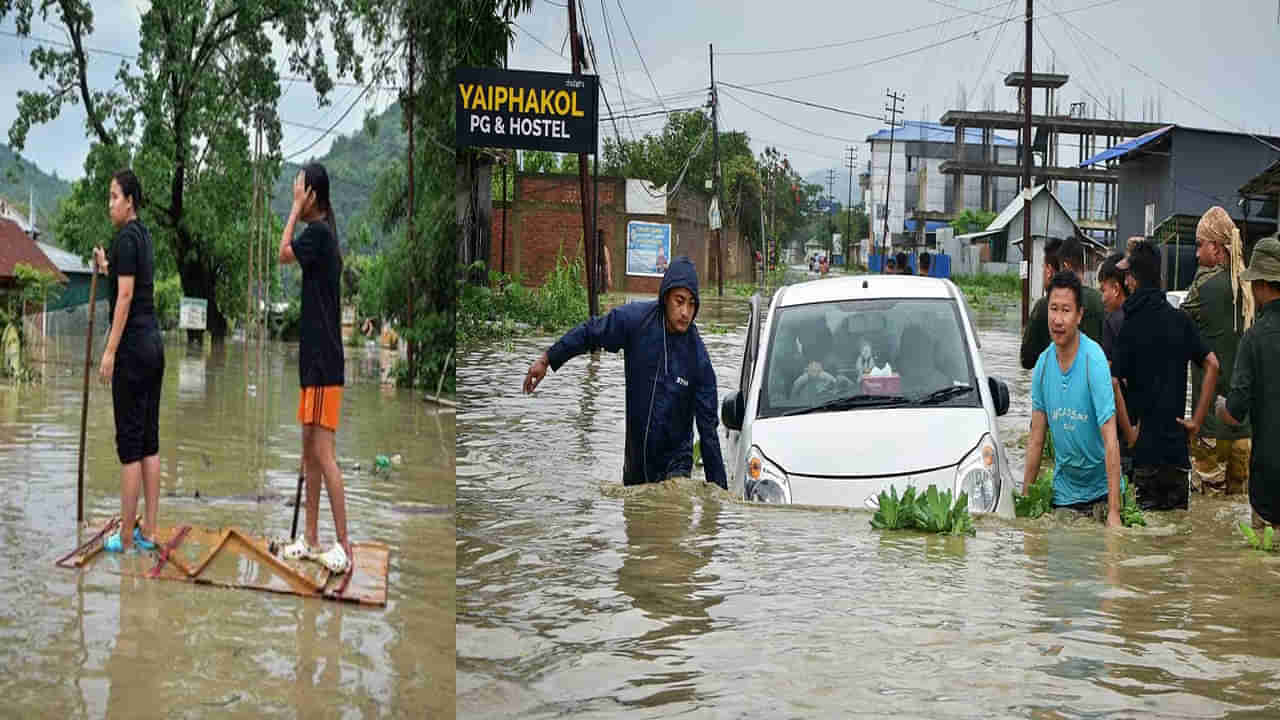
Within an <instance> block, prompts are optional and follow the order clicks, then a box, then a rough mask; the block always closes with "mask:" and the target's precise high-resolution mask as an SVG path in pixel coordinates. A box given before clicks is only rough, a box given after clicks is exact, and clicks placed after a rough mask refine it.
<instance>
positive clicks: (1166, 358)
mask: <svg viewBox="0 0 1280 720" xmlns="http://www.w3.org/2000/svg"><path fill="white" fill-rule="evenodd" d="M1116 267H1117V268H1119V269H1120V270H1123V271H1126V272H1127V273H1129V276H1130V278H1132V281H1133V286H1134V287H1135V289H1134V292H1133V294H1132V295H1130V296H1129V299H1128V300H1125V302H1124V314H1125V319H1124V326H1123V327H1122V328H1120V335H1119V336H1118V337H1117V338H1116V342H1115V346H1114V347H1113V348H1112V360H1111V374H1112V375H1113V376H1114V377H1116V378H1118V379H1119V380H1121V381H1122V382H1125V383H1126V386H1127V388H1128V392H1127V393H1126V397H1125V400H1126V405H1127V408H1128V412H1127V413H1125V412H1117V416H1118V417H1119V420H1120V426H1121V428H1120V429H1121V432H1122V433H1123V435H1124V437H1125V439H1126V440H1127V442H1128V443H1129V444H1130V445H1132V446H1133V449H1134V462H1133V475H1134V478H1133V480H1134V485H1135V486H1137V496H1138V504H1139V505H1140V506H1141V507H1142V508H1143V509H1144V510H1173V509H1183V510H1185V509H1187V504H1188V484H1189V480H1190V475H1189V471H1190V468H1191V459H1190V457H1189V456H1188V453H1187V441H1188V439H1189V438H1194V437H1195V435H1196V433H1197V432H1199V431H1200V426H1201V425H1203V424H1204V419H1205V416H1206V415H1207V414H1208V413H1209V406H1210V405H1211V404H1212V403H1211V401H1210V398H1211V397H1213V394H1214V386H1215V384H1216V383H1217V382H1218V358H1217V356H1216V355H1214V354H1213V352H1212V351H1211V350H1210V349H1209V346H1208V345H1206V344H1205V342H1204V340H1203V339H1202V338H1201V337H1200V333H1199V331H1197V330H1196V327H1195V324H1194V323H1192V322H1191V318H1190V317H1188V316H1187V314H1186V313H1182V312H1179V311H1177V310H1175V309H1174V308H1173V306H1172V305H1170V304H1169V301H1168V300H1167V299H1166V298H1165V293H1164V290H1162V289H1161V288H1160V257H1159V255H1157V253H1156V250H1155V248H1154V247H1153V246H1152V245H1151V244H1150V243H1147V242H1140V243H1138V244H1137V246H1136V247H1134V249H1133V252H1131V253H1129V256H1128V257H1126V258H1125V259H1124V260H1121V261H1120V262H1119V263H1118V264H1117V265H1116ZM1188 362H1194V363H1195V364H1196V365H1199V366H1200V367H1202V368H1203V369H1204V382H1203V385H1202V387H1201V390H1200V402H1199V403H1198V404H1197V406H1196V407H1195V412H1194V414H1193V415H1192V417H1191V419H1190V420H1188V419H1186V418H1184V417H1183V415H1182V414H1183V407H1184V405H1185V404H1186V399H1187V391H1186V387H1187V363H1188ZM1135 421H1136V424H1134V423H1135Z"/></svg>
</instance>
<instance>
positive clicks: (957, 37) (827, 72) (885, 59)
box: [750, 0, 1119, 87]
mask: <svg viewBox="0 0 1280 720" xmlns="http://www.w3.org/2000/svg"><path fill="white" fill-rule="evenodd" d="M1115 2H1119V0H1101V1H1100V2H1097V3H1094V4H1092V5H1086V6H1084V7H1078V8H1072V9H1070V10H1064V11H1062V12H1058V13H1049V16H1050V17H1052V16H1055V15H1056V16H1059V17H1061V16H1062V15H1067V14H1070V13H1076V12H1081V11H1084V10H1089V9H1091V8H1095V7H1099V6H1102V5H1109V4H1111V3H1115ZM1020 20H1021V18H1009V19H1005V20H1001V21H999V22H995V23H992V24H990V25H984V26H982V27H980V28H978V29H976V30H971V31H968V32H965V33H962V34H960V35H954V36H952V37H949V38H947V39H946V40H940V41H938V42H933V43H929V44H928V45H922V46H920V47H917V48H912V49H910V50H904V51H902V52H899V53H894V54H892V55H886V56H884V57H880V58H876V59H874V60H868V61H866V62H861V63H857V64H855V65H848V66H846V67H840V68H835V69H833V70H823V71H820V72H816V73H809V74H807V75H797V76H795V77H790V78H780V79H778V80H766V81H764V82H758V83H750V85H751V86H753V87H762V86H764V85H777V84H778V83H786V82H795V81H797V80H810V79H812V78H816V77H822V76H824V75H834V74H837V73H842V72H848V71H850V70H858V69H860V68H864V67H869V66H871V65H877V64H879V63H882V62H888V61H890V60H896V59H898V58H901V57H906V56H907V55H912V54H914V53H918V52H924V51H925V50H932V49H933V48H935V47H941V46H943V45H947V44H950V43H953V42H955V41H957V40H963V39H964V38H968V37H977V35H978V33H982V32H986V31H987V30H990V29H992V28H995V27H1000V26H1002V25H1007V24H1009V23H1012V22H1018V21H1020Z"/></svg>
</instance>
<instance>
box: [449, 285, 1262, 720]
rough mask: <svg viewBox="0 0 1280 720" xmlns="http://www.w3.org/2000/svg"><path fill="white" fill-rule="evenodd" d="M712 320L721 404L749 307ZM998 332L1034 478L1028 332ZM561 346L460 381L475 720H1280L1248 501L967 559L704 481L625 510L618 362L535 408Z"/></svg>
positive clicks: (642, 493)
mask: <svg viewBox="0 0 1280 720" xmlns="http://www.w3.org/2000/svg"><path fill="white" fill-rule="evenodd" d="M975 310H977V309H976V308H975ZM698 320H699V324H700V325H702V324H706V323H709V322H719V323H730V324H734V325H736V326H738V328H739V329H738V330H737V331H736V332H733V333H731V334H721V335H711V336H709V337H707V338H706V343H707V347H708V350H709V352H710V354H711V357H712V360H713V362H714V363H715V365H716V370H717V377H718V378H719V382H720V395H721V397H723V396H724V395H725V394H726V393H727V392H729V391H731V390H732V389H735V388H734V387H733V385H734V383H736V377H737V374H738V368H739V364H740V361H741V349H742V343H743V340H744V335H745V332H744V329H745V328H744V327H743V326H744V325H745V310H744V305H743V303H742V302H741V301H729V300H725V301H724V302H718V301H714V300H709V301H707V302H705V303H704V307H703V308H702V310H701V312H700V314H699V318H698ZM978 323H979V325H980V328H981V336H982V353H983V356H984V359H985V364H986V369H987V371H988V373H989V374H992V375H998V376H1001V377H1003V378H1004V379H1005V380H1006V381H1007V382H1008V383H1009V386H1010V392H1011V395H1012V404H1011V408H1010V413H1009V414H1008V415H1006V416H1004V417H1003V418H1001V419H1000V429H1001V434H1002V441H1003V442H1004V443H1005V444H1006V446H1007V447H1008V448H1009V451H1010V455H1011V461H1012V462H1013V463H1014V464H1015V465H1016V466H1018V467H1017V469H1018V470H1019V471H1020V470H1021V463H1022V456H1023V452H1022V450H1021V449H1020V448H1019V440H1020V438H1021V436H1022V434H1023V433H1024V432H1025V429H1026V428H1027V425H1028V416H1029V412H1030V402H1029V399H1028V394H1027V393H1028V388H1027V376H1028V374H1029V373H1027V372H1026V371H1023V370H1022V369H1021V368H1020V367H1018V361H1017V347H1018V342H1019V337H1018V334H1017V317H1016V315H1015V314H1014V312H1013V311H1012V310H1011V309H1010V310H1007V311H995V312H984V311H979V319H978ZM552 339H553V338H530V339H524V340H517V341H516V342H515V343H514V347H511V346H506V347H503V348H494V349H484V350H479V351H475V352H471V353H469V354H468V355H466V356H464V357H463V359H462V361H461V363H460V366H459V379H460V383H459V400H460V402H461V403H462V409H461V411H460V417H459V420H460V432H459V436H458V489H457V492H458V500H457V502H458V516H457V525H458V527H457V533H458V545H457V573H458V575H457V578H458V580H457V652H458V657H457V668H458V674H457V692H458V705H457V707H458V713H459V715H460V716H465V717H512V716H519V717H532V718H550V717H559V716H568V715H572V716H574V717H600V718H617V717H621V718H630V717H635V718H657V717H673V716H677V715H682V716H689V717H768V718H773V717H849V716H857V717H887V716H890V715H892V716H895V717H927V718H943V717H947V718H951V717H956V718H976V717H982V718H1000V717H1010V718H1020V717H1037V718H1063V717H1171V718H1172V717H1177V718H1188V717H1277V716H1280V701H1277V699H1276V696H1277V693H1278V692H1280V642H1278V641H1280V631H1278V630H1277V627H1278V625H1277V623H1276V622H1275V616H1276V615H1275V613H1276V607H1277V605H1276V599H1275V593H1274V591H1273V589H1272V588H1273V587H1274V585H1275V583H1276V581H1277V580H1278V579H1280V562H1277V560H1276V559H1274V558H1273V557H1266V556H1263V555H1262V554H1261V553H1258V552H1255V551H1252V550H1248V549H1245V548H1244V547H1243V544H1242V541H1241V540H1240V539H1239V537H1238V536H1237V535H1236V534H1234V533H1233V529H1232V526H1233V524H1234V522H1235V521H1236V520H1238V519H1243V518H1245V517H1246V515H1247V504H1246V502H1245V501H1244V500H1243V499H1232V500H1207V499H1204V498H1202V497H1199V496H1197V497H1194V498H1193V500H1192V505H1193V506H1192V509H1191V511H1190V512H1189V513H1188V512H1177V513H1167V514H1160V515H1159V516H1157V515H1155V514H1151V513H1149V514H1148V522H1149V523H1150V524H1151V527H1150V528H1146V529H1142V528H1137V529H1130V530H1124V531H1119V532H1113V533H1107V532H1104V531H1103V529H1102V528H1101V526H1099V525H1094V524H1090V523H1087V522H1086V523H1074V522H1060V521H1057V520H1055V519H1053V518H1051V517H1046V518H1041V519H1038V520H1035V521H1028V520H1016V521H1000V520H997V519H994V518H981V519H979V521H978V523H977V524H978V533H977V536H976V537H973V538H946V537H938V536H924V535H920V534H915V533H881V532H876V531H873V530H871V529H870V526H869V520H870V515H869V514H868V513H866V512H861V511H853V512H846V511H838V510H837V511H821V510H806V509H794V508H779V507H769V506H760V505H748V504H743V503H741V502H737V501H735V500H733V499H732V498H730V497H728V496H727V494H725V493H722V492H721V491H719V490H718V489H714V488H711V487H710V486H708V485H706V484H705V483H702V482H699V481H698V480H696V479H695V480H694V481H693V482H690V483H688V484H685V485H677V486H674V487H673V486H671V485H670V484H667V485H659V486H644V487H640V488H625V489H624V488H622V487H621V486H620V484H619V483H620V475H621V463H622V437H623V436H622V428H623V398H622V388H623V383H622V359H621V356H618V355H612V354H609V353H602V354H601V355H600V357H599V358H597V359H592V358H590V357H580V358H576V359H574V360H573V361H571V362H570V363H568V364H567V365H566V366H565V367H564V368H562V369H561V370H560V372H558V373H555V374H550V375H548V377H547V378H546V380H544V381H543V383H542V384H541V386H540V387H539V389H538V391H537V393H536V394H535V395H533V396H531V397H528V396H522V395H521V394H520V384H521V381H522V379H523V376H524V372H525V370H526V369H527V367H528V365H529V363H530V362H531V361H532V360H533V359H534V358H535V357H536V356H537V355H538V354H539V353H540V352H541V351H542V350H543V349H544V348H545V347H546V346H547V345H548V344H549V343H550V342H551V340H552ZM1018 477H1019V478H1020V477H1021V476H1020V474H1019V475H1018Z"/></svg>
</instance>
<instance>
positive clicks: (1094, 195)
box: [912, 72, 1161, 245]
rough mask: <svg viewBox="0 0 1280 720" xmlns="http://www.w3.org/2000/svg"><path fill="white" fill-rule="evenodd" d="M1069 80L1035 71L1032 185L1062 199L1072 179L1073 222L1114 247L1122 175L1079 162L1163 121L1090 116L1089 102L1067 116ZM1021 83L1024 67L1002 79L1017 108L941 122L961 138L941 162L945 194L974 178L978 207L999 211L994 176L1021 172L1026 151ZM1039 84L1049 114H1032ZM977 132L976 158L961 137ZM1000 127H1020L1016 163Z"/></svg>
mask: <svg viewBox="0 0 1280 720" xmlns="http://www.w3.org/2000/svg"><path fill="white" fill-rule="evenodd" d="M1067 78H1068V76H1067V75H1060V74H1055V73H1032V74H1031V86H1032V93H1033V94H1032V98H1031V100H1032V101H1033V102H1032V110H1033V115H1032V117H1031V125H1032V137H1031V142H1030V146H1031V150H1032V152H1033V153H1034V155H1033V169H1032V184H1033V185H1047V186H1048V187H1049V189H1050V190H1052V191H1053V193H1054V195H1056V196H1057V197H1059V198H1064V197H1065V198H1069V197H1071V195H1070V193H1071V188H1070V187H1069V186H1068V187H1062V184H1063V183H1070V184H1073V185H1074V186H1075V197H1076V207H1075V216H1076V218H1075V219H1076V224H1077V225H1078V226H1079V227H1080V229H1081V230H1083V231H1084V232H1086V233H1088V234H1090V235H1091V236H1092V237H1094V238H1096V239H1098V240H1100V241H1102V242H1104V243H1105V244H1107V245H1114V243H1115V236H1116V215H1117V207H1118V204H1119V203H1118V202H1117V200H1118V194H1117V192H1116V190H1117V181H1118V179H1119V178H1118V174H1117V172H1116V171H1115V170H1114V169H1110V168H1092V167H1081V165H1082V164H1083V163H1084V162H1085V160H1086V159H1088V158H1090V157H1093V156H1094V155H1096V154H1097V153H1100V152H1102V151H1104V150H1106V149H1108V148H1111V147H1114V146H1115V145H1118V144H1120V143H1122V142H1124V141H1125V140H1127V139H1129V138H1134V137H1138V136H1140V135H1143V134H1144V133H1147V132H1150V131H1152V130H1155V129H1157V128H1159V127H1161V125H1160V124H1158V123H1146V122H1129V121H1125V120H1115V119H1100V118H1091V117H1086V116H1085V115H1086V113H1087V109H1086V106H1085V104H1084V103H1074V104H1072V106H1071V108H1070V111H1069V113H1068V114H1066V115H1062V114H1057V108H1058V106H1057V102H1056V100H1057V95H1058V92H1059V91H1060V90H1061V89H1062V87H1063V86H1064V85H1066V83H1067ZM1023 82H1024V76H1023V73H1021V72H1012V73H1009V74H1008V75H1006V76H1005V79H1004V84H1005V86H1006V87H1011V88H1015V89H1017V90H1018V111H1017V112H996V111H965V110H951V111H949V112H947V113H945V114H944V115H943V116H942V119H941V121H940V122H941V124H942V125H945V126H949V127H952V128H954V132H955V138H956V139H955V145H954V148H955V150H956V154H955V157H954V158H953V159H951V160H949V161H947V162H944V163H942V164H941V166H940V167H939V171H940V172H941V173H942V174H943V175H946V176H948V177H949V179H950V182H951V185H952V187H951V190H950V192H949V193H948V194H947V197H949V198H966V188H965V180H966V177H969V178H970V181H976V182H977V183H979V193H978V196H979V198H980V202H981V206H980V207H981V209H983V210H988V211H993V212H994V211H997V210H998V209H999V207H1000V202H999V199H998V198H997V197H996V182H995V180H996V179H997V178H1020V177H1022V173H1023V166H1022V162H1023V160H1022V158H1023V156H1022V153H1023V152H1024V148H1026V147H1027V145H1028V143H1027V139H1026V138H1024V137H1022V131H1023V123H1024V120H1025V118H1024V115H1023V107H1024V106H1023V102H1024V97H1023V95H1024V91H1023ZM1036 89H1039V90H1042V91H1043V94H1044V105H1043V110H1044V112H1043V114H1041V115H1036V114H1034V109H1035V103H1034V100H1035V95H1034V91H1035V90H1036ZM975 130H976V131H977V132H978V133H979V134H980V145H981V151H980V153H979V157H978V158H976V159H975V158H974V157H973V154H972V152H968V153H962V152H961V150H962V148H963V145H962V143H961V140H962V138H966V137H970V136H972V134H973V133H974V131H975ZM997 130H1005V131H1010V130H1012V131H1016V132H1017V133H1018V136H1019V140H1018V144H1017V158H1016V160H1017V161H1016V162H1015V163H1007V162H1001V158H1000V157H998V156H997V154H996V151H997V146H998V144H999V141H998V140H997V139H996V138H997V137H998V136H996V134H995V132H996V131H997ZM1064 136H1065V138H1064ZM1073 139H1074V142H1073V141H1072V140H1073ZM1064 140H1065V141H1064ZM1064 149H1065V150H1066V153H1065V156H1064ZM1037 156H1038V157H1037ZM1072 158H1074V160H1072ZM964 209H966V208H964V207H948V208H947V212H946V213H936V212H927V213H925V212H921V213H917V216H916V217H913V218H912V219H913V220H915V223H913V224H914V225H916V226H919V225H920V224H922V223H924V222H926V221H931V220H932V221H939V220H950V219H951V218H953V217H954V216H955V214H957V213H959V212H960V211H962V210H964Z"/></svg>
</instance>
